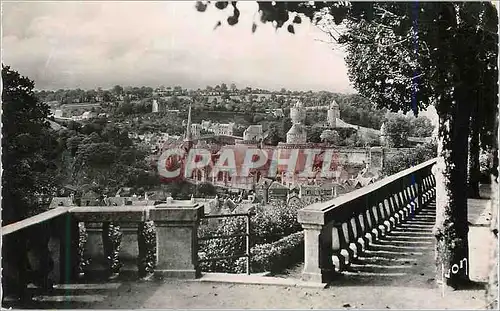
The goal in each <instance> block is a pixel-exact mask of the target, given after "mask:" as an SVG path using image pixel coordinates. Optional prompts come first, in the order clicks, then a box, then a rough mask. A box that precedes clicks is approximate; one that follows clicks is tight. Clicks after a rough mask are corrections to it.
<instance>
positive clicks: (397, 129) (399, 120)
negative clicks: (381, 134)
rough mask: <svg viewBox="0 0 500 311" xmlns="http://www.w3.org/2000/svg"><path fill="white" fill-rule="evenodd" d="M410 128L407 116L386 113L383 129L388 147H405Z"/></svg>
mask: <svg viewBox="0 0 500 311" xmlns="http://www.w3.org/2000/svg"><path fill="white" fill-rule="evenodd" d="M410 128H411V126H410V120H409V118H407V117H405V116H402V115H399V114H388V115H387V117H386V119H385V129H386V139H387V141H388V144H389V147H393V148H402V147H407V145H408V137H409V136H410Z"/></svg>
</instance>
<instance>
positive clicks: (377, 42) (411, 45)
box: [339, 2, 497, 287]
mask: <svg viewBox="0 0 500 311" xmlns="http://www.w3.org/2000/svg"><path fill="white" fill-rule="evenodd" d="M373 8H374V10H373V12H374V14H373V15H374V16H373V20H371V21H364V20H363V21H350V22H349V23H348V26H347V28H348V31H347V34H346V35H344V36H342V37H341V38H339V40H340V41H341V42H345V43H346V45H347V57H346V61H347V63H348V68H349V76H350V78H351V81H353V83H354V85H355V87H356V88H357V89H358V90H359V92H360V93H361V94H362V95H364V96H366V97H368V98H370V99H371V100H372V101H374V102H376V103H377V104H378V105H379V106H381V107H386V108H389V109H390V110H392V111H398V110H402V111H403V112H406V111H409V110H412V111H413V112H414V113H415V114H417V113H418V111H419V110H421V109H423V108H425V107H426V106H428V105H430V104H434V105H435V107H436V111H437V113H438V115H439V128H438V130H439V147H438V150H439V152H438V155H439V157H438V164H437V176H436V180H437V186H436V190H437V200H436V201H437V202H436V204H437V219H436V226H435V231H434V232H435V236H436V240H437V262H436V265H437V270H438V278H441V277H442V275H443V274H444V273H446V271H448V270H449V269H450V268H451V267H452V266H453V265H454V264H459V263H460V262H462V261H463V259H464V258H465V259H467V258H468V241H467V232H468V224H467V197H466V191H465V190H466V189H464V185H465V181H466V180H467V150H468V143H467V137H468V132H469V118H470V113H471V110H470V108H471V106H473V105H474V104H472V105H471V103H474V102H475V101H477V90H478V89H481V88H482V87H481V86H480V85H479V83H478V82H479V81H481V79H480V78H481V76H490V75H493V74H496V70H497V69H496V64H495V63H496V57H497V56H496V54H497V49H496V47H495V48H493V46H494V44H492V43H493V42H497V37H496V35H495V32H494V31H492V30H493V29H496V25H497V16H496V12H495V11H496V10H495V8H494V7H493V6H492V5H491V3H443V2H441V3H425V4H424V3H421V4H410V3H404V4H403V3H390V4H389V3H383V4H382V3H377V4H374V5H373ZM414 12H419V13H418V19H416V18H414V17H413V16H414ZM416 38H418V40H417V39H416ZM490 41H491V42H492V43H489V42H490ZM417 51H418V52H417ZM478 54H479V55H481V56H482V57H479V58H478V57H477V56H478ZM457 59H460V62H457V61H456V60H457ZM488 88H490V89H495V86H493V85H489V86H488ZM400 103H403V104H400ZM465 274H466V273H465V269H463V271H459V272H458V273H456V274H453V273H451V274H450V276H449V278H447V279H446V283H447V284H449V285H451V286H454V287H455V286H459V284H460V283H463V282H467V281H468V276H467V275H465Z"/></svg>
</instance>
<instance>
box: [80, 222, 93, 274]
mask: <svg viewBox="0 0 500 311" xmlns="http://www.w3.org/2000/svg"><path fill="white" fill-rule="evenodd" d="M88 237H89V235H88V232H87V228H86V227H85V223H84V222H79V223H78V276H79V277H80V278H81V277H83V276H84V275H85V269H86V268H87V267H88V266H89V264H90V258H87V257H86V256H85V248H86V245H87V241H88Z"/></svg>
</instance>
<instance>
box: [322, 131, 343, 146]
mask: <svg viewBox="0 0 500 311" xmlns="http://www.w3.org/2000/svg"><path fill="white" fill-rule="evenodd" d="M339 137H340V136H339V133H337V131H334V130H325V131H323V133H321V135H320V139H321V140H322V141H324V142H327V143H330V144H337V143H338V142H339Z"/></svg>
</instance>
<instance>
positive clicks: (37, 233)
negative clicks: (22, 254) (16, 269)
mask: <svg viewBox="0 0 500 311" xmlns="http://www.w3.org/2000/svg"><path fill="white" fill-rule="evenodd" d="M27 233H28V238H27V242H28V254H30V255H31V256H29V266H30V269H29V270H30V272H31V280H32V282H33V283H34V284H35V285H37V286H39V287H41V288H43V289H49V288H52V285H53V282H52V280H50V279H49V274H50V272H52V269H53V268H54V261H53V260H52V256H51V253H50V250H49V241H50V226H49V223H41V224H38V225H36V226H34V227H32V228H29V229H28V230H27Z"/></svg>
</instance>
